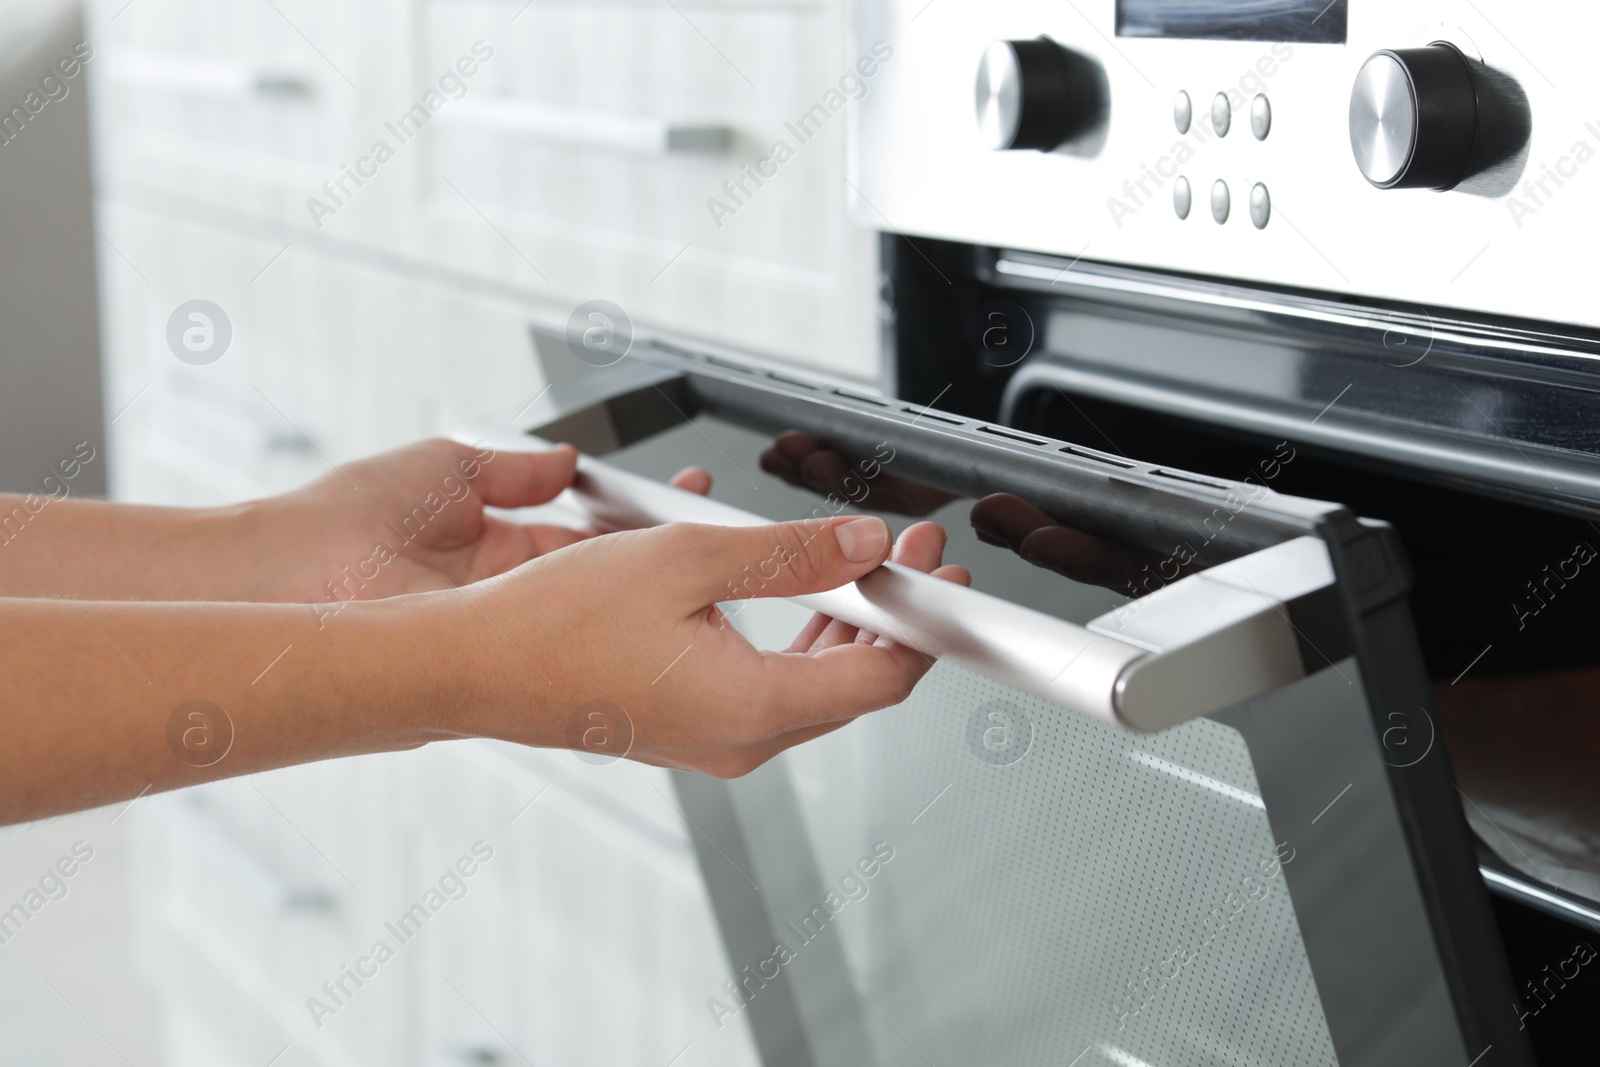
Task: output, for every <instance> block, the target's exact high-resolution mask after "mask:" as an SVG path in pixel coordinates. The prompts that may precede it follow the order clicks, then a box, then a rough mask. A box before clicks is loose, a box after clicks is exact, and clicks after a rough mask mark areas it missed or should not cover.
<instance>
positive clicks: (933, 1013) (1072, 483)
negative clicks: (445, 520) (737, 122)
mask: <svg viewBox="0 0 1600 1067" xmlns="http://www.w3.org/2000/svg"><path fill="white" fill-rule="evenodd" d="M536 341H537V342H538V343H539V345H540V346H541V348H542V349H545V350H547V351H548V350H550V349H554V348H557V347H558V346H561V345H563V344H564V342H563V340H562V339H561V338H560V337H559V336H556V335H550V336H543V335H538V334H536ZM524 426H525V428H527V429H528V430H530V431H531V432H534V433H536V434H538V435H539V436H542V437H545V438H550V439H562V440H568V441H572V442H573V443H575V444H577V445H578V446H579V447H580V448H581V449H583V450H584V452H585V453H587V455H586V456H585V458H584V460H583V461H582V464H581V466H580V478H579V484H578V486H577V487H576V489H575V490H574V491H573V492H571V493H570V494H569V496H570V497H571V498H572V500H571V502H572V503H576V504H577V505H579V506H581V507H582V508H584V509H585V510H586V511H587V512H588V513H589V514H590V515H591V516H592V517H594V518H595V519H597V520H598V521H600V522H601V523H603V524H605V525H608V526H611V527H627V526H638V525H646V524H653V523H658V522H666V521H675V520H690V521H700V522H713V523H743V522H756V521H763V520H784V519H797V518H805V517H810V516H818V517H823V516H827V515H831V514H834V513H837V512H839V511H840V510H841V509H844V508H847V507H848V508H850V509H853V510H857V511H869V512H875V513H879V514H882V515H884V517H885V518H887V519H888V520H889V521H890V523H891V525H892V526H896V527H899V526H903V525H905V524H908V523H909V522H910V521H914V520H913V518H912V517H911V516H915V517H916V518H930V519H933V520H936V521H939V522H941V523H942V524H943V525H944V526H945V527H946V529H947V530H949V532H950V535H951V536H950V544H949V547H948V549H947V552H946V557H945V558H946V562H954V563H961V564H964V565H966V566H967V567H968V568H970V569H971V571H972V573H973V576H974V582H973V588H972V589H971V590H967V589H961V588H958V587H955V586H952V585H948V584H945V583H940V582H936V581H934V580H933V579H930V578H927V577H925V576H923V575H919V574H914V573H911V572H908V571H904V570H901V569H897V568H895V567H893V566H888V567H885V568H881V569H880V570H879V571H876V572H874V573H873V574H872V575H869V576H868V577H867V578H865V579H863V580H862V581H861V582H859V583H857V584H856V585H855V586H853V587H849V588H846V589H844V590H841V591H837V592H835V593H830V594H826V595H823V596H819V597H813V598H806V600H805V603H804V604H796V603H790V602H783V601H767V600H741V601H739V602H737V603H731V604H730V605H728V606H727V607H726V609H725V610H726V611H727V613H728V614H729V616H730V617H731V618H732V619H733V620H734V622H735V625H737V626H739V627H740V629H741V630H742V631H743V632H745V633H746V634H747V636H749V637H750V638H751V639H752V640H753V641H755V642H756V643H757V644H760V645H765V646H768V647H782V646H783V645H786V644H787V643H788V641H789V640H790V639H791V638H792V636H793V634H794V632H795V631H796V630H797V629H798V628H799V625H800V623H801V621H802V620H803V619H804V618H805V616H806V612H807V611H808V610H811V609H816V610H822V611H826V612H828V613H830V614H834V615H836V616H838V617H840V618H842V619H845V620H846V621H848V622H851V623H854V624H858V625H862V626H864V627H866V628H868V629H871V630H872V631H874V632H877V633H881V634H885V635H888V636H891V637H895V638H897V639H900V640H902V642H903V643H906V644H909V645H912V646H913V647H917V648H919V649H921V650H922V651H924V652H927V653H929V654H930V655H937V656H939V657H940V661H939V663H938V664H937V666H935V667H934V669H933V670H932V671H931V672H930V673H929V674H928V676H927V677H926V678H925V679H924V680H923V681H922V682H921V684H920V685H919V686H918V687H917V689H916V691H915V692H914V693H913V694H912V696H911V697H910V699H908V700H907V701H906V702H905V703H904V704H901V705H899V706H897V707H895V708H891V709H889V710H886V711H883V712H880V713H877V714H874V715H870V716H867V717H866V718H865V719H863V720H862V721H860V722H858V723H855V724H853V725H852V726H851V727H849V728H847V729H844V730H841V731H838V732H836V733H833V734H829V735H827V736H825V737H823V738H820V739H818V740H816V741H813V742H810V743H808V744H805V745H803V746H800V747H799V748H797V749H794V750H792V751H790V752H789V753H786V754H785V755H783V756H781V757H779V758H778V759H775V760H773V761H772V762H771V763H769V764H767V765H766V766H764V767H762V768H761V769H760V770H758V771H756V772H755V773H753V774H751V775H749V776H747V777H745V778H743V779H739V780H736V781H731V782H722V781H717V780H713V779H709V778H704V777H700V776H697V775H692V774H678V775H676V776H675V777H676V783H677V790H678V797H679V802H680V803H681V806H682V810H683V813H684V814H685V816H686V819H687V822H688V825H689V826H690V827H692V830H693V835H694V839H695V844H696V849H697V852H698V856H699V860H700V865H701V868H702V871H703V874H704V878H705V883H706V886H707V888H708V891H709V893H710V896H711V900H712V903H713V905H714V908H715V911H716V915H717V918H718V922H719V925H720V928H721V931H722V935H723V939H724V943H725V947H726V949H727V955H728V965H729V966H728V970H729V981H728V982H727V983H726V984H725V985H724V986H723V987H722V988H719V989H707V990H706V991H705V994H704V996H705V1001H706V1012H707V1014H706V1017H705V1020H704V1024H705V1025H706V1026H709V1027H713V1028H715V1027H721V1026H726V1025H729V1024H730V1023H731V1022H732V1021H733V1020H735V1019H736V1018H737V1017H739V1016H743V1017H744V1018H745V1019H746V1020H748V1022H749V1024H750V1026H751V1028H752V1031H753V1034H754V1037H755V1041H756V1044H757V1046H758V1048H759V1050H760V1053H761V1056H762V1059H763V1062H765V1063H766V1064H768V1065H769V1067H780V1065H781V1067H801V1065H814V1067H834V1065H840V1064H862V1065H867V1064H871V1065H884V1067H887V1065H905V1067H912V1065H919V1064H927V1065H938V1067H955V1065H973V1064H985V1065H1002V1064H1005V1065H1012V1064H1014V1065H1032V1064H1051V1065H1057V1067H1061V1065H1068V1067H1091V1065H1093V1067H1100V1065H1108V1064H1109V1065H1114V1067H1146V1065H1148V1067H1168V1065H1170V1067H1180V1065H1181V1067H1192V1065H1201V1064H1206V1065H1209V1064H1216V1065H1223V1064H1227V1065H1247V1064H1248V1065H1261V1067H1288V1065H1298V1064H1306V1065H1312V1064H1318V1065H1320V1064H1341V1065H1345V1067H1357V1065H1372V1067H1377V1065H1392V1064H1430V1065H1431V1064H1441V1065H1444V1064H1454V1065H1460V1067H1468V1065H1475V1067H1491V1065H1524V1064H1530V1063H1532V1056H1531V1053H1530V1052H1529V1050H1528V1047H1527V1045H1526V1042H1525V1040H1524V1039H1523V1036H1522V1035H1521V1034H1519V1032H1518V1029H1519V1028H1518V1025H1517V1019H1516V1015H1515V1012H1514V1009H1513V1006H1512V1005H1513V997H1512V989H1511V985H1510V981H1509V979H1508V977H1507V971H1506V966H1505V963H1504V960H1503V958H1502V951H1501V948H1500V944H1499V940H1498V938H1497V934H1496V931H1495V928H1494V920H1493V918H1492V916H1491V912H1490V908H1489V905H1488V901H1487V898H1486V895H1485V891H1484V887H1483V884H1482V881H1481V879H1480V876H1479V873H1478V867H1477V864H1476V862H1475V858H1474V853H1473V849H1472V845H1471V843H1470V838H1469V835H1468V832H1467V829H1466V826H1465V824H1464V821H1463V818H1462V815H1461V812H1460V807H1459V801H1458V797H1457V793H1456V790H1455V787H1454V785H1453V784H1452V779H1451V774H1450V769H1449V767H1448V764H1447V762H1446V757H1445V753H1444V750H1443V745H1442V744H1441V743H1440V742H1439V740H1438V737H1437V734H1436V731H1435V730H1434V724H1433V718H1432V712H1431V705H1430V699H1429V690H1428V684H1427V679H1426V676H1425V674H1424V671H1423V669H1422V666H1421V660H1420V656H1419V652H1418V649H1417V644H1416V638H1415V635H1414V633H1413V630H1412V625H1411V621H1410V618H1409V615H1408V611H1407V607H1406V588H1407V574H1406V566H1405V563H1404V561H1403V559H1402V558H1401V556H1400V553H1399V550H1398V545H1397V542H1396V540H1395V539H1394V538H1393V536H1392V535H1391V533H1390V531H1389V530H1388V528H1387V527H1386V526H1383V525H1381V524H1376V523H1371V522H1365V521H1362V520H1360V519H1359V518H1357V517H1356V516H1353V515H1351V514H1349V513H1348V512H1347V511H1346V510H1344V509H1343V508H1341V507H1339V506H1338V505H1335V504H1325V503H1319V502H1315V501H1308V500H1304V499H1298V498H1293V497H1286V496H1282V495H1279V494H1277V493H1275V492H1273V491H1272V489H1271V481H1272V478H1273V477H1274V476H1275V474H1276V472H1277V470H1278V469H1280V468H1281V466H1282V465H1284V464H1288V463H1292V462H1293V458H1294V457H1293V450H1292V449H1290V448H1288V447H1287V446H1285V447H1284V449H1282V450H1279V451H1278V452H1276V453H1274V454H1270V455H1264V456H1263V457H1262V462H1261V463H1260V465H1259V467H1258V474H1259V477H1258V478H1257V479H1255V480H1252V481H1249V482H1242V483H1229V482H1221V481H1218V480H1216V479H1212V478H1207V477H1200V476H1195V475H1190V474H1187V473H1185V472H1182V471H1176V470H1172V469H1157V468H1153V467H1151V466H1148V465H1144V464H1139V463H1136V462H1132V461H1130V460H1127V459H1123V458H1121V457H1115V456H1107V455H1103V454H1100V453H1097V452H1094V451H1092V450H1089V449H1084V448H1080V447H1077V446H1075V445H1071V444H1068V443H1065V442H1059V441H1051V440H1046V439H1044V438H1040V437H1035V436H1032V435H1028V434H1021V433H1018V432H1016V431H1012V430H1009V429H1006V428H1004V427H997V426H989V425H985V424H981V423H976V422H973V421H970V420H965V419H960V418H956V417H953V416H950V415H948V414H946V413H943V412H939V411H932V410H925V409H922V408H918V407H913V406H910V405H905V404H900V403H895V402H890V401H886V400H884V399H881V398H876V397H869V396H862V395H857V394H854V393H851V392H849V391H847V390H841V389H836V388H833V387H831V386H829V385H824V384H819V383H809V382H803V381H799V380H795V379H792V378H789V377H787V376H779V375H776V374H772V373H769V372H765V371H762V370H759V369H754V368H753V367H746V366H742V365H740V364H738V363H737V362H729V361H725V360H721V359H718V358H716V357H714V356H710V355H706V354H702V353H698V352H694V351H689V350H685V349H683V348H679V347H676V346H671V345H667V344H665V343H662V342H651V341H636V342H635V348H634V351H633V353H632V354H630V355H629V356H628V357H627V358H626V359H623V360H621V361H620V362H617V363H616V364H615V365H612V366H609V367H605V368H600V369H595V370H593V371H592V372H589V373H587V374H586V376H584V377H581V378H577V379H575V380H572V381H569V382H566V383H564V384H562V385H561V386H559V387H557V388H553V389H552V390H551V391H550V392H549V394H547V395H546V396H545V397H543V398H542V399H541V400H540V401H539V402H538V405H537V407H536V409H534V410H532V411H531V412H530V414H529V415H528V416H527V417H526V419H525V420H524ZM794 432H798V433H799V434H804V435H809V436H807V437H797V436H793V433H794ZM780 434H791V436H788V437H786V438H785V441H786V446H785V447H786V448H787V449H788V450H789V453H788V454H789V455H790V460H791V461H792V460H793V457H794V449H795V448H796V447H799V448H801V450H802V451H806V452H808V453H809V454H810V455H811V456H813V457H817V458H811V459H807V458H802V459H801V460H800V461H799V462H798V463H795V462H788V461H784V462H774V461H773V460H772V457H769V462H768V466H771V467H773V468H774V469H782V470H784V472H785V473H786V474H788V475H789V478H788V481H786V480H785V479H784V478H780V477H775V476H773V475H769V474H767V473H764V472H763V464H762V459H761V457H762V454H763V453H764V452H766V451H767V450H769V449H771V448H772V447H773V441H774V438H775V435H780ZM796 442H800V444H799V445H796ZM601 455H604V456H605V459H604V460H603V461H602V460H598V459H595V458H594V457H597V456H601ZM786 462H787V466H786ZM688 464H698V465H701V466H705V467H707V468H708V469H710V470H711V471H712V472H713V474H714V476H715V478H716V487H715V489H714V490H713V492H712V498H711V499H710V500H707V499H703V498H700V497H695V496H692V495H690V494H687V493H683V492H680V491H678V490H675V489H670V488H668V487H666V486H665V485H664V484H662V483H663V481H664V479H665V478H666V477H667V476H668V475H670V474H671V473H672V472H673V471H675V470H677V469H679V468H680V467H682V466H685V465H688ZM790 482H794V483H798V485H796V484H789V483H790ZM994 494H1006V495H1005V496H1002V497H995V496H994ZM978 500H984V501H985V503H984V504H983V505H982V506H980V507H978V508H977V509H975V508H974V501H978ZM757 516H759V517H760V518H759V519H758V518H757ZM1030 516H1031V518H1030ZM1057 524H1060V525H1059V526H1058V525H1057ZM1062 527H1071V528H1072V530H1076V531H1081V532H1083V533H1087V534H1090V535H1093V536H1095V537H1097V538H1102V539H1105V540H1108V541H1111V542H1117V543H1120V544H1121V545H1124V546H1127V547H1128V548H1129V550H1130V551H1132V552H1136V553H1142V554H1143V556H1142V557H1141V558H1143V559H1145V560H1146V563H1145V565H1144V566H1143V567H1142V569H1138V570H1136V571H1135V572H1134V573H1131V574H1128V575H1126V576H1125V578H1126V581H1127V582H1128V583H1129V584H1128V585H1127V586H1126V587H1124V586H1123V584H1122V581H1123V578H1124V576H1122V575H1118V577H1117V579H1116V583H1115V584H1116V585H1117V587H1118V588H1121V589H1123V590H1124V591H1125V592H1137V593H1142V594H1144V595H1143V596H1141V597H1140V598H1138V599H1133V600H1129V599H1128V598H1127V597H1124V596H1120V595H1117V594H1116V593H1114V592H1111V591H1108V590H1107V589H1105V588H1100V587H1098V586H1093V585H1086V584H1081V583H1079V582H1076V581H1073V580H1070V579H1068V578H1066V577H1063V576H1062V575H1061V574H1060V573H1057V571H1058V569H1061V568H1057V567H1055V566H1054V565H1053V561H1054V558H1055V557H1053V556H1052V554H1051V553H1052V551H1053V550H1052V548H1051V545H1052V544H1060V543H1068V542H1071V541H1072V540H1073V538H1074V537H1076V536H1077V535H1076V534H1074V533H1072V532H1071V531H1069V530H1065V529H1062ZM975 530H976V532H975ZM1040 531H1043V533H1042V534H1041V533H1040ZM1058 531H1059V532H1058ZM1025 534H1031V536H1028V537H1027V538H1026V539H1024V536H1023V535H1025ZM1018 545H1020V548H1021V554H1019V553H1018V552H1016V551H1013V550H1012V546H1018ZM737 577H738V576H730V588H733V587H734V586H733V584H732V583H733V580H734V579H735V578H737Z"/></svg>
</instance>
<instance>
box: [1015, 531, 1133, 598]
mask: <svg viewBox="0 0 1600 1067" xmlns="http://www.w3.org/2000/svg"><path fill="white" fill-rule="evenodd" d="M1016 552H1017V555H1019V556H1021V557H1022V558H1023V559H1025V560H1027V561H1028V562H1029V563H1032V564H1033V565H1034V566H1036V567H1043V568H1045V569H1046V570H1052V571H1055V572H1056V573H1057V574H1061V575H1065V576H1066V577H1068V578H1071V579H1072V580H1073V581H1075V582H1083V583H1085V584H1087V585H1099V586H1104V587H1105V588H1107V589H1117V590H1119V591H1120V590H1121V587H1122V586H1124V585H1126V584H1127V583H1129V582H1131V581H1132V580H1133V579H1134V577H1135V576H1137V575H1138V573H1139V569H1140V568H1141V567H1146V566H1150V565H1151V564H1156V563H1159V562H1160V561H1161V557H1159V556H1157V555H1156V554H1155V553H1153V552H1146V551H1145V550H1144V549H1140V548H1129V547H1128V546H1126V545H1119V544H1116V543H1114V542H1111V541H1107V540H1105V539H1104V538H1100V537H1095V536H1094V535H1093V534H1086V533H1084V532H1083V531H1082V530H1074V529H1072V528H1071V527H1068V526H1047V527H1044V528H1042V529H1038V530H1035V531H1033V532H1032V533H1031V534H1029V535H1028V536H1027V537H1025V538H1023V539H1022V541H1021V543H1020V544H1018V545H1017V546H1016Z"/></svg>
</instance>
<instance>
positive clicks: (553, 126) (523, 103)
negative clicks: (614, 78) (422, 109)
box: [440, 97, 734, 155]
mask: <svg viewBox="0 0 1600 1067" xmlns="http://www.w3.org/2000/svg"><path fill="white" fill-rule="evenodd" d="M440 118H441V119H442V120H443V121H445V122H446V123H448V124H449V125H452V126H477V127H480V128H482V129H485V130H488V131H490V132H493V133H496V134H502V135H510V136H513V137H517V136H520V137H526V138H529V139H530V140H536V141H544V142H547V143H550V144H560V145H570V146H574V147H578V148H605V149H612V150H614V151H620V152H635V153H639V154H642V155H666V154H669V153H670V154H672V155H677V154H680V153H716V152H724V151H727V149H728V147H729V146H730V145H731V144H732V143H733V137H734V131H733V129H732V127H730V126H727V125H725V124H721V123H714V122H682V121H674V120H669V119H660V118H655V117H653V116H650V115H634V114H629V113H627V112H622V111H606V110H601V109H598V108H584V107H571V106H567V105H561V104H546V103H541V102H538V101H534V100H516V99H510V98H506V97H500V98H491V99H485V100H470V99H469V100H462V101H461V102H460V103H458V104H455V105H454V106H453V107H451V108H449V109H448V110H446V111H445V112H443V113H442V114H441V115H440Z"/></svg>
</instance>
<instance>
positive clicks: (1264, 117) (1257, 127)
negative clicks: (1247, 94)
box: [1250, 93, 1272, 141]
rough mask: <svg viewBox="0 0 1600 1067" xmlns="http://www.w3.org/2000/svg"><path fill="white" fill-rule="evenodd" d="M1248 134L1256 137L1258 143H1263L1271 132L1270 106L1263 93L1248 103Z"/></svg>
mask: <svg viewBox="0 0 1600 1067" xmlns="http://www.w3.org/2000/svg"><path fill="white" fill-rule="evenodd" d="M1250 132H1251V133H1253V134H1255V135H1256V140H1258V141H1265V140H1266V139H1267V134H1269V133H1271V132H1272V104H1271V103H1269V102H1268V100H1267V97H1266V94H1265V93H1257V94H1256V98H1255V99H1254V100H1252V101H1250Z"/></svg>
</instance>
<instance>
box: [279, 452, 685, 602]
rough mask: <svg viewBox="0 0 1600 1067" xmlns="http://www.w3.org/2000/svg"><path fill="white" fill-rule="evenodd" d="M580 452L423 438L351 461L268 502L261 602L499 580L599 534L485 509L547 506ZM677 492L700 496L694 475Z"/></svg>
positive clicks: (357, 596) (367, 596) (568, 479)
mask: <svg viewBox="0 0 1600 1067" xmlns="http://www.w3.org/2000/svg"><path fill="white" fill-rule="evenodd" d="M577 457H578V453H577V451H576V450H575V449H574V448H573V447H572V446H571V445H558V446H557V447H555V448H553V449H548V450H540V451H516V452H513V451H507V450H503V449H502V450H498V451H497V450H495V449H492V448H488V447H473V446H471V445H466V444H462V443H460V442H457V441H452V440H449V439H446V438H433V439H431V440H427V441H419V442H417V443H415V444H412V445H407V446H405V447H403V448H398V449H395V450H394V451H391V452H385V453H383V454H381V455H377V456H373V457H371V458H369V459H364V460H360V461H358V462H356V463H351V464H347V465H345V466H343V467H341V468H340V469H339V470H338V471H335V472H331V473H329V474H327V475H324V476H323V477H321V478H319V479H317V480H316V481H314V482H311V483H310V484H308V485H306V486H304V487H303V488H300V489H297V490H294V491H292V492H289V493H285V494H283V495H282V496H279V497H274V498H272V499H270V500H267V501H263V502H262V504H261V505H260V506H261V508H262V509H264V510H265V511H266V512H267V513H268V514H269V515H271V516H272V518H271V519H269V520H268V525H269V526H270V527H271V528H272V529H273V530H274V531H275V535H281V536H283V537H285V538H286V542H285V543H284V544H282V545H280V546H279V547H278V549H277V551H275V552H274V556H275V557H276V559H277V561H278V568H279V569H278V571H277V573H276V575H275V578H274V579H273V580H272V584H271V585H270V586H269V588H268V591H267V595H264V596H263V597H262V599H270V600H295V601H332V600H338V601H348V600H377V599H380V598H383V597H389V596H395V595H398V594H402V593H418V592H426V591H429V590H437V589H448V588H453V587H457V586H462V585H467V584H470V583H472V582H476V581H480V580H482V579H484V578H488V577H492V576H494V575H497V574H503V573H505V572H506V571H509V570H511V569H512V568H514V567H519V566H521V565H522V564H524V563H527V562H528V561H529V560H531V559H535V558H537V557H539V556H542V555H545V554H546V553H549V552H554V551H555V550H557V549H559V548H564V547H566V546H567V545H571V544H574V543H576V542H578V541H581V540H583V539H584V538H586V537H591V536H593V535H594V534H595V533H596V532H597V531H594V530H576V529H572V528H570V527H567V526H559V525H539V524H523V523H517V522H512V521H510V520H507V519H503V518H499V517H497V516H494V515H490V514H488V512H486V511H485V508H491V507H494V508H520V507H532V506H534V505H537V504H546V503H549V502H550V501H551V500H553V499H555V497H556V496H557V495H559V494H560V492H561V491H562V490H563V489H565V488H567V486H569V485H571V484H572V479H573V476H574V473H575V471H576V469H577ZM672 484H673V485H676V486H678V487H679V488H681V489H688V490H690V491H692V492H699V493H704V492H706V491H707V489H709V488H710V484H711V482H710V477H709V476H708V475H707V474H706V473H705V472H704V471H701V470H699V469H698V468H691V469H689V470H686V471H683V472H681V473H679V474H678V475H677V476H676V477H675V478H673V479H672Z"/></svg>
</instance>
